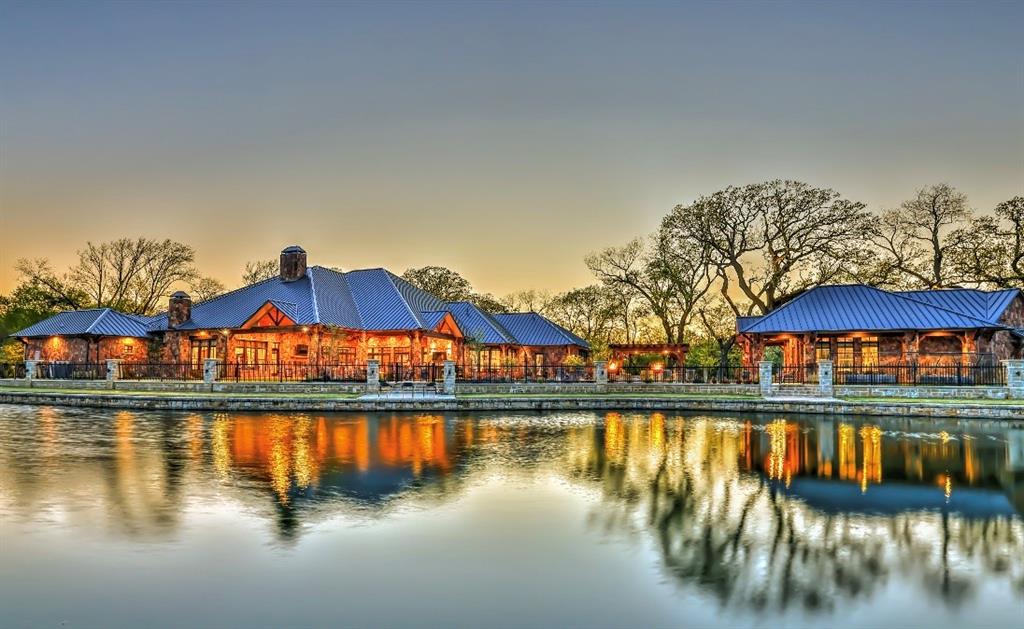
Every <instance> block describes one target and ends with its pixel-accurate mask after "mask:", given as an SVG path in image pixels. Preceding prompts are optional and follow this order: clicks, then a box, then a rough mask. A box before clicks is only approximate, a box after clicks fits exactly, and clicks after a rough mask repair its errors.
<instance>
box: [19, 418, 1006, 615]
mask: <svg viewBox="0 0 1024 629" xmlns="http://www.w3.org/2000/svg"><path fill="white" fill-rule="evenodd" d="M976 426H977V427H972V425H971V424H966V423H960V424H957V423H955V422H948V423H944V422H941V421H934V420H928V421H912V420H891V421H886V420H881V419H870V420H869V419H859V418H842V419H840V418H835V419H821V418H816V417H812V416H790V417H780V416H724V415H716V416H698V415H686V414H672V413H666V414H661V413H646V414H638V413H589V412H581V413H561V414H530V413H523V414H503V413H488V414H474V415H413V414H399V415H392V414H386V415H385V414H382V415H356V414H335V415H327V416H324V415H316V414H290V415H272V414H236V413H226V414H217V413H196V414H190V413H157V412H134V411H113V410H90V409H62V408H47V407H44V408H35V407H27V406H0V610H2V612H0V613H2V614H3V617H2V620H0V624H3V625H4V626H37V625H42V626H66V627H93V626H102V627H130V626H147V627H157V626H190V627H197V626H269V627H292V626H323V625H332V626H338V625H340V626H389V627H399V626H427V627H450V626H487V627H524V626H548V627H563V626H588V627H592V626H600V627H638V626H690V627H703V626H730V627H732V626H760V627H777V626H781V625H787V626H822V627H826V626H827V627H880V626H911V625H913V626H927V627H930V628H933V629H934V628H939V627H957V628H962V627H977V626H1021V619H1022V617H1024V616H1022V614H1024V520H1022V515H1021V514H1022V513H1024V430H1022V429H1021V428H1018V427H1009V426H1004V425H999V424H995V423H979V424H977V425H976Z"/></svg>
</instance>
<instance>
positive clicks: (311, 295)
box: [284, 267, 320, 324]
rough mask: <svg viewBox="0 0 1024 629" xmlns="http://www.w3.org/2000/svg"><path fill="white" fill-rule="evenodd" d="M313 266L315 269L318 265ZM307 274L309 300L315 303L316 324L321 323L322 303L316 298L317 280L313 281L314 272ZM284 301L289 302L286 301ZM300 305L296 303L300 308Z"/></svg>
mask: <svg viewBox="0 0 1024 629" xmlns="http://www.w3.org/2000/svg"><path fill="white" fill-rule="evenodd" d="M313 268H314V269H315V268H316V267H313ZM306 276H307V277H309V301H311V302H312V303H313V323H314V324H319V323H320V304H319V303H317V298H316V282H314V281H313V274H312V273H306ZM284 303H289V302H284ZM298 306H299V305H298V304H295V307H296V308H298Z"/></svg>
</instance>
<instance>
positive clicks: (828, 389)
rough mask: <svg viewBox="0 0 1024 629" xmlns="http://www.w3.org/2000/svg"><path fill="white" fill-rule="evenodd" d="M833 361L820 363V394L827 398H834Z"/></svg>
mask: <svg viewBox="0 0 1024 629" xmlns="http://www.w3.org/2000/svg"><path fill="white" fill-rule="evenodd" d="M832 382H833V380H832V361H831V360H819V361H818V392H819V393H821V394H822V395H824V396H826V397H832V394H833V388H832Z"/></svg>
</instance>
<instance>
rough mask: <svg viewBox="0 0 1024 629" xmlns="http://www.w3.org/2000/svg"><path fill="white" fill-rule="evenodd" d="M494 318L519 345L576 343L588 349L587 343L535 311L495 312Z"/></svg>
mask: <svg viewBox="0 0 1024 629" xmlns="http://www.w3.org/2000/svg"><path fill="white" fill-rule="evenodd" d="M494 318H495V319H496V320H497V321H498V323H500V324H501V325H502V327H504V328H505V329H506V330H508V331H509V333H510V334H512V336H513V338H515V340H516V341H517V342H518V343H519V344H520V345H578V346H579V347H582V348H584V349H590V344H589V343H587V342H586V341H584V340H583V339H581V338H580V337H578V336H576V335H575V334H573V333H572V332H570V331H568V330H566V329H565V328H563V327H562V326H560V325H558V324H556V323H554V322H553V321H550V320H548V319H546V318H544V317H542V316H540V315H539V314H537V313H536V312H513V313H508V314H496V315H494Z"/></svg>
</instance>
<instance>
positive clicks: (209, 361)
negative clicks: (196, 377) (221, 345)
mask: <svg viewBox="0 0 1024 629" xmlns="http://www.w3.org/2000/svg"><path fill="white" fill-rule="evenodd" d="M219 371H220V361H218V360H217V359H216V358H204V359H203V383H204V384H213V383H214V382H216V381H217V373H218V372H219Z"/></svg>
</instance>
